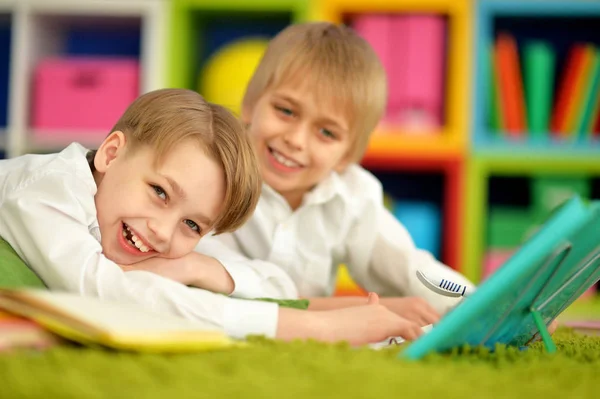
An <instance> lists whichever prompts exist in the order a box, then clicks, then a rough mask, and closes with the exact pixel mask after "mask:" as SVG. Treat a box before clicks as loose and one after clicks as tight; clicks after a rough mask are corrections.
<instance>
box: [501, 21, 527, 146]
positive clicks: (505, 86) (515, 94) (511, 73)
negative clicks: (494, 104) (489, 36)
mask: <svg viewBox="0 0 600 399" xmlns="http://www.w3.org/2000/svg"><path fill="white" fill-rule="evenodd" d="M495 55H496V56H495V64H496V74H497V76H498V91H499V94H500V96H499V97H500V102H501V107H500V108H501V110H502V112H503V114H504V115H503V120H504V126H505V130H506V132H507V133H508V135H509V136H512V137H521V136H523V134H524V132H525V131H526V129H527V119H526V111H525V93H524V90H523V79H522V76H521V67H520V63H519V50H518V48H517V42H516V40H515V39H514V37H512V36H511V35H509V34H507V33H500V34H499V35H498V38H497V39H496V49H495Z"/></svg>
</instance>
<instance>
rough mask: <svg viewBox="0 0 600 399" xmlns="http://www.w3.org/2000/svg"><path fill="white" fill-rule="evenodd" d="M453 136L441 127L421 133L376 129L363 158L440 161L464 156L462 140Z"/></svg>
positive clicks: (464, 150)
mask: <svg viewBox="0 0 600 399" xmlns="http://www.w3.org/2000/svg"><path fill="white" fill-rule="evenodd" d="M455 137H456V136H452V135H450V134H448V132H446V131H444V130H440V131H432V132H422V133H410V132H403V131H402V130H395V131H394V130H379V131H377V132H376V133H374V134H373V136H372V138H371V142H370V144H369V148H368V150H367V154H366V159H368V160H369V161H374V160H376V159H377V158H386V159H389V158H391V157H393V158H398V159H399V160H400V161H401V160H403V159H407V160H409V159H410V160H417V159H418V160H423V161H435V160H438V161H442V160H453V159H457V158H460V157H464V156H465V152H466V148H465V145H464V142H462V141H460V140H456V139H455Z"/></svg>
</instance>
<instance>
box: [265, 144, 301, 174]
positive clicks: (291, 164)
mask: <svg viewBox="0 0 600 399" xmlns="http://www.w3.org/2000/svg"><path fill="white" fill-rule="evenodd" d="M267 148H268V149H269V152H270V153H271V155H273V158H275V160H276V161H277V162H279V163H280V164H282V165H283V166H287V167H288V168H294V169H300V168H302V167H303V165H301V164H299V163H298V162H296V161H294V160H293V159H290V158H288V157H286V156H285V155H283V154H282V153H280V152H279V151H277V150H275V149H273V148H271V147H267Z"/></svg>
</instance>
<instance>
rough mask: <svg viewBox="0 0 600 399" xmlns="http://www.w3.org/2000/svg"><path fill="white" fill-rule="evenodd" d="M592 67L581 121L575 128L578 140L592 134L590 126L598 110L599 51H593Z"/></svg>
mask: <svg viewBox="0 0 600 399" xmlns="http://www.w3.org/2000/svg"><path fill="white" fill-rule="evenodd" d="M593 54H594V56H593V59H592V67H591V68H590V73H589V76H588V82H587V84H586V85H585V87H586V89H585V92H584V97H583V101H582V104H581V106H582V107H583V108H582V109H581V110H580V114H579V119H578V120H577V124H576V126H575V135H576V137H577V139H579V140H583V139H586V138H587V136H588V133H590V132H591V129H590V125H591V124H592V123H593V121H592V118H593V117H594V113H595V110H596V99H597V97H598V91H599V90H600V54H599V53H598V49H596V48H594V50H593Z"/></svg>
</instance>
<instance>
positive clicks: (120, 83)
mask: <svg viewBox="0 0 600 399" xmlns="http://www.w3.org/2000/svg"><path fill="white" fill-rule="evenodd" d="M139 71H140V67H139V62H138V60H137V59H127V58H125V59H124V58H55V59H46V60H43V61H42V62H40V63H39V64H38V66H37V68H36V71H35V84H34V89H33V103H32V104H33V109H32V125H33V127H34V128H35V129H36V135H38V136H44V135H52V134H55V132H56V131H57V130H59V131H61V132H65V131H73V130H76V131H77V132H79V133H82V132H85V131H88V132H91V133H94V132H95V133H96V134H98V133H99V132H102V133H103V134H104V135H106V134H108V133H109V130H110V129H111V128H112V127H113V126H114V124H115V122H117V120H118V119H119V117H120V116H121V114H122V113H123V111H125V109H126V108H127V107H128V106H129V104H131V102H132V101H133V100H135V99H136V98H137V97H138V96H139ZM52 131H54V132H52Z"/></svg>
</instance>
